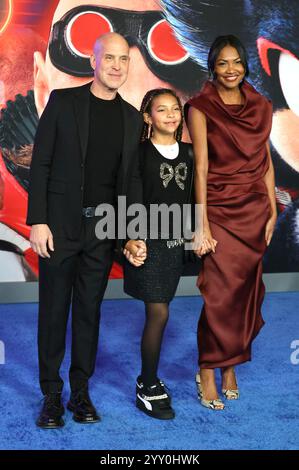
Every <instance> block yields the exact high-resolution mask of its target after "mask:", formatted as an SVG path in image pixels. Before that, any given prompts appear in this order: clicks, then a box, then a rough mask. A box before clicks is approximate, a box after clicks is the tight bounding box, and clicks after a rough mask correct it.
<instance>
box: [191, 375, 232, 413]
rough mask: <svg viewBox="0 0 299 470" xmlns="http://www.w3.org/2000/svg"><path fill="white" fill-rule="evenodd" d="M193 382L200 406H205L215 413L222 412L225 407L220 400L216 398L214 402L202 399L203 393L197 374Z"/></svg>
mask: <svg viewBox="0 0 299 470" xmlns="http://www.w3.org/2000/svg"><path fill="white" fill-rule="evenodd" d="M195 382H196V387H197V394H198V399H199V400H200V403H201V404H202V406H205V407H206V408H210V409H211V410H216V411H218V410H224V408H225V405H224V403H223V401H222V400H221V399H220V398H217V399H216V400H206V399H205V398H203V392H202V388H201V383H200V375H199V374H196V376H195Z"/></svg>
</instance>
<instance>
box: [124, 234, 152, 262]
mask: <svg viewBox="0 0 299 470" xmlns="http://www.w3.org/2000/svg"><path fill="white" fill-rule="evenodd" d="M124 255H125V257H126V258H127V260H128V261H130V263H131V264H133V266H136V267H138V266H141V265H142V264H144V261H145V259H146V256H147V252H146V244H145V242H144V241H143V240H129V241H128V242H127V243H126V245H125V248H124Z"/></svg>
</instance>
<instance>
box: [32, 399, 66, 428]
mask: <svg viewBox="0 0 299 470" xmlns="http://www.w3.org/2000/svg"><path fill="white" fill-rule="evenodd" d="M63 415H64V407H63V404H62V401H61V393H49V394H48V395H45V398H44V404H43V407H42V409H41V412H40V415H39V417H38V419H37V421H36V424H37V426H39V427H40V428H43V429H56V428H62V427H63V426H64V421H63V419H62V416H63Z"/></svg>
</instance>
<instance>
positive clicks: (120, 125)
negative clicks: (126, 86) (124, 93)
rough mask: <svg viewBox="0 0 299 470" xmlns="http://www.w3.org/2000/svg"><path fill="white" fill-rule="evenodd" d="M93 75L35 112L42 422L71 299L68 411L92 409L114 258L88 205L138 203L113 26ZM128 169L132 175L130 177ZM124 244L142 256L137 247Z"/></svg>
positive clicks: (33, 186)
mask: <svg viewBox="0 0 299 470" xmlns="http://www.w3.org/2000/svg"><path fill="white" fill-rule="evenodd" d="M90 63H91V66H92V68H93V70H94V80H93V82H91V83H87V84H85V85H83V86H81V87H75V88H67V89H61V90H54V91H53V92H52V93H51V96H50V99H49V102H48V104H47V106H46V109H45V111H44V113H43V114H42V116H41V119H40V122H39V126H38V130H37V133H36V139H35V144H34V149H33V156H32V164H31V172H30V186H29V204H28V217H27V223H28V224H29V225H32V229H31V234H30V242H31V246H32V248H33V250H34V251H35V252H36V253H37V254H38V255H39V272H40V284H39V286H40V290H39V295H40V298H39V300H40V303H39V327H38V330H39V331H38V345H39V368H40V386H41V390H42V392H43V394H44V395H45V399H44V404H43V407H42V410H41V413H40V416H39V418H38V420H37V425H38V426H40V427H42V428H56V427H62V426H63V425H64V422H63V419H62V416H63V413H64V408H63V404H62V400H61V392H62V388H63V381H62V379H61V377H60V376H59V369H60V365H61V362H62V360H63V356H64V352H65V336H66V325H67V319H68V311H69V307H70V303H71V301H72V360H71V367H70V374H69V377H70V386H71V397H70V400H69V402H68V405H67V407H68V409H69V410H71V411H72V412H73V418H74V420H75V421H77V422H79V423H95V422H98V421H99V419H100V418H99V415H98V413H97V411H96V409H95V407H94V406H93V404H92V402H91V399H90V397H89V394H88V380H89V378H90V377H91V376H92V374H93V372H94V368H95V360H96V352H97V344H98V329H99V318H100V310H99V309H100V304H101V301H102V298H103V295H104V292H105V289H106V285H107V280H108V275H109V271H110V268H111V264H112V255H113V246H114V242H113V241H112V240H108V239H105V240H98V239H97V238H96V235H95V227H96V223H97V221H98V217H96V216H95V208H96V206H98V204H100V203H109V204H115V200H116V196H117V195H127V194H128V196H129V197H128V204H130V202H133V198H132V196H130V195H133V197H134V202H141V201H142V195H141V186H140V179H139V174H138V165H137V158H136V157H137V149H138V143H139V139H140V133H141V127H142V119H141V116H140V115H139V113H138V112H137V111H136V109H135V108H133V106H131V105H130V104H129V103H127V102H126V101H124V100H123V99H122V98H121V97H120V95H119V94H118V93H117V90H118V88H119V87H120V86H121V85H122V84H123V83H124V82H125V81H126V78H127V74H128V68H129V46H128V43H127V41H126V40H125V39H124V38H123V37H122V36H121V35H119V34H117V33H108V34H106V35H103V36H101V37H100V38H99V39H98V40H97V41H96V43H95V46H94V51H93V54H92V55H91V58H90ZM129 175H132V177H131V178H130V177H129ZM125 247H126V248H127V249H130V251H132V250H133V252H134V253H135V254H136V255H137V257H138V256H139V255H140V257H143V259H144V258H145V244H144V242H142V241H133V240H131V241H129V242H127V244H126V245H125Z"/></svg>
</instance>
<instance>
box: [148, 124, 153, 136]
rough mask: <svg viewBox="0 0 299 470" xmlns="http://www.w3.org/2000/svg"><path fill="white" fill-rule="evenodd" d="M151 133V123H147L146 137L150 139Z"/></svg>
mask: <svg viewBox="0 0 299 470" xmlns="http://www.w3.org/2000/svg"><path fill="white" fill-rule="evenodd" d="M151 134H152V125H151V124H150V123H148V128H147V138H148V139H150V138H151Z"/></svg>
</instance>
